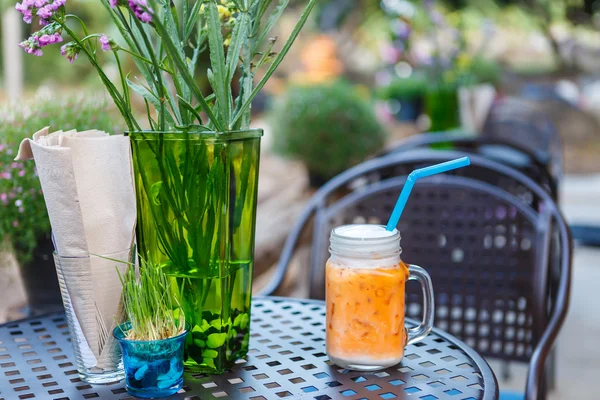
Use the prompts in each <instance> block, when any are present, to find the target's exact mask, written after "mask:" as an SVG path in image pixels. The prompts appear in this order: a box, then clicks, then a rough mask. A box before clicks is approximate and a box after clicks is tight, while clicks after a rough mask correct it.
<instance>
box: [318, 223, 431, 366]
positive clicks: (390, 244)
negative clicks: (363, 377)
mask: <svg viewBox="0 0 600 400" xmlns="http://www.w3.org/2000/svg"><path fill="white" fill-rule="evenodd" d="M329 250H330V253H331V257H330V259H329V260H328V261H327V267H326V300H327V317H326V319H327V321H326V322H327V329H326V340H327V342H326V346H327V355H328V356H329V359H330V360H331V361H333V362H334V363H335V364H337V365H338V366H340V367H343V368H348V369H353V370H358V371H376V370H380V369H384V368H387V367H391V366H393V365H396V364H398V363H399V362H400V361H401V360H402V357H403V356H404V347H405V346H406V345H407V344H411V343H415V342H418V341H419V340H422V339H423V338H425V337H426V336H427V335H428V334H429V332H430V331H431V329H432V327H433V316H434V312H433V308H434V305H433V287H432V284H431V279H430V277H429V275H428V274H427V272H425V270H424V269H422V268H421V267H418V266H416V265H408V266H407V265H406V264H404V263H403V262H402V261H401V260H400V253H401V248H400V233H399V232H398V231H397V230H394V231H393V232H388V231H387V230H386V229H385V226H380V225H345V226H340V227H337V228H335V229H333V231H332V233H331V238H330V248H329ZM413 279H414V280H416V281H418V282H419V283H420V284H421V287H422V288H423V310H424V313H423V320H422V322H421V324H420V325H419V326H417V327H415V328H409V329H405V327H404V294H405V286H406V282H407V281H408V280H413Z"/></svg>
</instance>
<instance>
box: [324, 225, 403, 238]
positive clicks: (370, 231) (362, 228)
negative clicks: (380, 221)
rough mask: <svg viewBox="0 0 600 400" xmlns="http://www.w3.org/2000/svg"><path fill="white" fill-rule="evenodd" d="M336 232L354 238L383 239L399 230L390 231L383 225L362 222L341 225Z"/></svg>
mask: <svg viewBox="0 0 600 400" xmlns="http://www.w3.org/2000/svg"><path fill="white" fill-rule="evenodd" d="M335 233H336V234H338V235H341V236H344V237H347V238H353V239H383V238H387V237H392V236H394V235H396V234H397V233H398V231H397V230H396V229H394V230H393V231H391V232H390V231H388V230H387V229H385V226H382V225H373V224H360V225H344V226H340V227H338V228H335Z"/></svg>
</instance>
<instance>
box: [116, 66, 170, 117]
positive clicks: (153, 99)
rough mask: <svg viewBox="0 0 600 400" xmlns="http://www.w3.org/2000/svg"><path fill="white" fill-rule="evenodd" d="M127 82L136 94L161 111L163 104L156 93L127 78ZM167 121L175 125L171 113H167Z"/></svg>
mask: <svg viewBox="0 0 600 400" xmlns="http://www.w3.org/2000/svg"><path fill="white" fill-rule="evenodd" d="M125 80H126V81H127V85H128V86H129V87H130V88H131V89H133V91H134V92H136V93H138V94H140V95H142V96H143V97H144V99H146V100H148V101H149V102H150V103H151V104H152V105H153V106H154V107H155V108H156V109H157V110H160V107H161V102H160V99H159V98H158V96H157V95H156V94H155V93H154V92H152V91H151V90H150V89H149V88H147V87H145V86H143V85H138V84H136V83H133V82H132V81H131V80H129V78H125ZM165 119H166V122H167V123H170V124H171V125H174V124H175V121H174V120H173V117H172V116H171V114H170V113H169V112H165Z"/></svg>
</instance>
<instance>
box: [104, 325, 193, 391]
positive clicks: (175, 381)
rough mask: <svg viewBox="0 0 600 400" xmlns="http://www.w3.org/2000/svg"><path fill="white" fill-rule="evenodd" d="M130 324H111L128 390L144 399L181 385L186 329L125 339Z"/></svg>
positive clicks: (173, 389) (177, 388)
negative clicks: (172, 334) (152, 337)
mask: <svg viewBox="0 0 600 400" xmlns="http://www.w3.org/2000/svg"><path fill="white" fill-rule="evenodd" d="M130 329H131V324H130V323H129V322H126V323H124V324H121V325H119V326H117V327H116V328H115V330H114V331H113V335H114V337H115V338H116V339H117V340H118V341H119V344H120V345H121V350H122V352H123V366H124V367H125V383H126V386H127V391H128V392H129V394H131V395H133V396H136V397H141V398H145V399H156V398H159V397H167V396H170V395H172V394H175V393H177V392H178V391H179V390H181V388H182V387H183V348H184V344H185V337H186V335H187V333H188V330H186V331H185V332H183V333H182V334H180V335H179V336H175V337H172V338H168V339H163V340H152V341H142V340H128V339H125V336H126V334H127V332H128V331H129V330H130Z"/></svg>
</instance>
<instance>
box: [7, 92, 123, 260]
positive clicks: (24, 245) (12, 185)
mask: <svg viewBox="0 0 600 400" xmlns="http://www.w3.org/2000/svg"><path fill="white" fill-rule="evenodd" d="M114 121H120V119H119V118H115V116H114V115H111V114H109V113H108V112H107V109H106V103H105V102H104V101H100V100H98V99H95V100H94V99H92V100H90V99H86V98H84V97H79V96H75V97H74V98H69V99H66V98H65V99H60V98H58V99H57V98H52V99H37V100H36V101H34V102H32V103H31V104H26V105H23V104H21V105H19V106H9V107H6V108H4V109H2V110H0V126H1V127H2V128H1V131H0V132H1V134H0V241H1V242H2V244H12V246H13V248H14V250H15V254H16V256H17V259H18V261H19V262H20V263H21V264H23V263H26V262H28V261H29V260H30V259H31V255H32V251H33V249H34V248H35V247H36V245H37V243H38V240H39V239H40V238H41V237H42V236H44V235H47V234H48V233H49V232H50V221H49V220H48V214H47V212H46V204H45V203H44V198H43V195H42V189H41V186H40V180H39V178H38V176H37V173H36V170H35V163H34V162H33V161H14V158H15V156H16V154H17V150H18V147H19V143H20V142H21V141H22V140H23V139H24V138H30V137H32V135H33V134H34V133H35V132H37V131H38V130H40V129H42V128H43V127H45V126H50V128H51V130H59V129H60V130H65V131H66V130H70V129H77V130H86V129H100V130H104V131H106V132H119V131H121V132H122V130H121V129H120V127H118V126H115V122H114Z"/></svg>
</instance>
